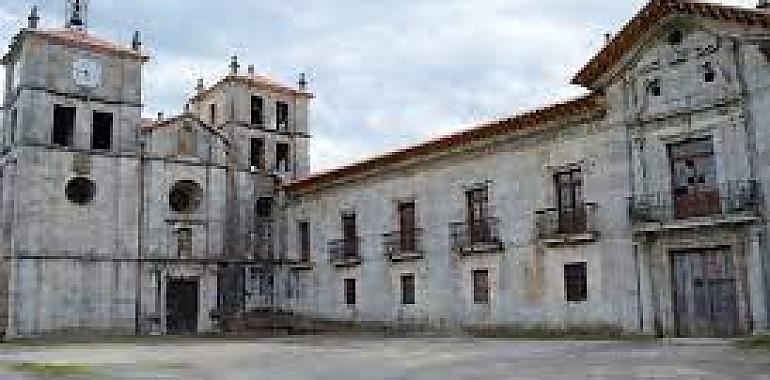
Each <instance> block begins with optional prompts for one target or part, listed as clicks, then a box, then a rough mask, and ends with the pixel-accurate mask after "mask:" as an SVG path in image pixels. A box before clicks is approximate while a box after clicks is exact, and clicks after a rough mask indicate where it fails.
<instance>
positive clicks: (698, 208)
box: [669, 139, 721, 219]
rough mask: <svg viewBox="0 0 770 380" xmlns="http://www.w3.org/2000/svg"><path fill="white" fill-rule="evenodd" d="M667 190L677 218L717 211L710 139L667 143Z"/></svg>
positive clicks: (716, 191) (716, 212)
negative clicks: (670, 195)
mask: <svg viewBox="0 0 770 380" xmlns="http://www.w3.org/2000/svg"><path fill="white" fill-rule="evenodd" d="M669 159H670V160H671V175H672V178H671V193H672V197H673V203H674V216H675V217H676V218H677V219H684V218H690V217H695V216H707V215H714V214H719V213H720V212H721V205H720V202H719V188H718V186H717V183H716V164H715V162H714V146H713V144H712V142H711V139H698V140H690V141H686V142H683V143H679V144H674V145H670V146H669Z"/></svg>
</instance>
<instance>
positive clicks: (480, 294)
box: [471, 269, 492, 305]
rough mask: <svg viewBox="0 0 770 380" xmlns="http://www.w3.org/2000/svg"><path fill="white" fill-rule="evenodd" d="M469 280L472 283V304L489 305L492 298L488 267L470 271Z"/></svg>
mask: <svg viewBox="0 0 770 380" xmlns="http://www.w3.org/2000/svg"><path fill="white" fill-rule="evenodd" d="M471 281H472V283H473V284H472V285H473V289H472V290H473V304H474V305H489V304H490V302H491V299H492V297H491V286H490V283H489V269H474V270H473V271H471Z"/></svg>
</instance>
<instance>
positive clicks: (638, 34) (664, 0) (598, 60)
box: [572, 0, 770, 88]
mask: <svg viewBox="0 0 770 380" xmlns="http://www.w3.org/2000/svg"><path fill="white" fill-rule="evenodd" d="M675 13H676V14H686V15H694V16H700V17H705V18H710V19H714V20H718V21H725V22H732V23H737V24H741V25H745V26H749V27H760V28H768V27H769V26H770V12H768V11H766V10H759V9H750V8H739V7H732V6H726V5H721V4H713V3H705V2H696V1H694V0H652V1H650V2H649V3H648V4H647V5H646V6H645V7H644V8H642V10H641V11H639V13H637V15H636V16H634V18H633V19H631V20H630V21H629V22H628V23H627V24H626V25H625V26H624V27H623V28H622V29H621V30H620V32H618V34H616V35H615V37H614V38H613V39H612V40H611V41H610V42H609V43H608V44H607V45H606V46H605V47H604V48H603V49H601V50H600V51H599V52H598V53H597V54H596V55H595V56H594V57H593V58H592V59H591V60H590V61H589V62H588V63H587V64H586V65H585V66H584V67H583V68H582V69H581V70H580V71H579V72H578V73H577V75H575V77H574V78H573V79H572V84H577V85H582V86H586V87H588V88H594V83H595V82H596V80H597V79H598V78H599V77H600V76H601V75H602V74H603V73H605V72H607V71H608V70H609V69H611V68H612V66H614V65H615V64H617V63H618V62H619V61H620V60H621V59H622V58H623V56H624V55H625V54H626V53H627V52H628V51H629V50H630V49H632V48H633V47H634V46H635V45H636V44H637V43H638V42H639V39H640V38H642V36H644V34H645V32H646V31H647V30H649V29H650V27H652V26H654V25H655V24H656V23H658V22H660V21H661V20H662V19H663V18H665V17H667V16H669V15H671V14H675Z"/></svg>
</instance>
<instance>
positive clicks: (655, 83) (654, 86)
mask: <svg viewBox="0 0 770 380" xmlns="http://www.w3.org/2000/svg"><path fill="white" fill-rule="evenodd" d="M647 93H649V94H650V95H652V96H660V94H661V89H660V80H659V79H653V80H651V81H650V82H649V83H647Z"/></svg>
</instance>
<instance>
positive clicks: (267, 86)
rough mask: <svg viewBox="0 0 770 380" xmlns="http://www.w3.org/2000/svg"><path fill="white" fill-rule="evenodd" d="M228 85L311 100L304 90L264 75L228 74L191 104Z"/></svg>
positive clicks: (198, 95) (201, 93)
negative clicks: (234, 84)
mask: <svg viewBox="0 0 770 380" xmlns="http://www.w3.org/2000/svg"><path fill="white" fill-rule="evenodd" d="M228 83H238V84H243V85H245V86H247V87H249V88H255V89H259V90H268V91H273V92H276V93H281V94H287V95H298V96H305V97H308V98H312V97H313V94H312V93H311V92H309V91H306V90H300V89H298V88H294V87H291V86H287V85H284V84H282V83H280V82H278V81H276V80H274V79H272V78H269V77H267V76H265V75H260V74H246V75H237V74H236V75H233V74H230V75H228V76H226V77H224V78H222V79H221V80H220V81H219V82H217V83H215V84H214V85H213V86H211V87H209V88H207V89H205V90H203V91H201V92H199V93H198V94H196V95H195V96H194V97H193V98H192V99H191V100H190V102H191V103H196V102H198V101H200V100H201V99H203V98H205V97H206V96H208V94H210V93H211V92H213V91H214V90H216V89H218V88H220V87H221V86H223V85H225V84H228Z"/></svg>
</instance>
